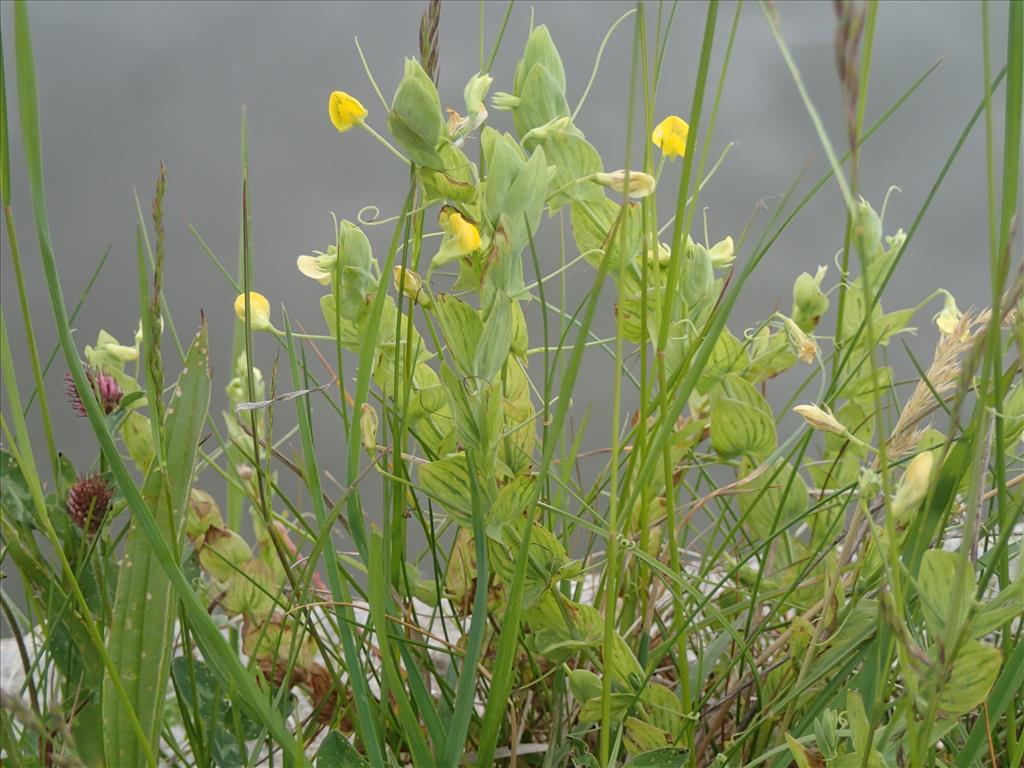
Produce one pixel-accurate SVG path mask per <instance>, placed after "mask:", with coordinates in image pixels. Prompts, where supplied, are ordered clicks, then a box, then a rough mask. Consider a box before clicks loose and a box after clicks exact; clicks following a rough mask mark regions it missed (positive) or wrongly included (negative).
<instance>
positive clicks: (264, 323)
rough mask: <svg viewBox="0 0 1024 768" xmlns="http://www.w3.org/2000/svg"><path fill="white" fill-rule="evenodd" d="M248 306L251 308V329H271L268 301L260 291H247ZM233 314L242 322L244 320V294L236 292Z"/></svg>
mask: <svg viewBox="0 0 1024 768" xmlns="http://www.w3.org/2000/svg"><path fill="white" fill-rule="evenodd" d="M249 307H250V309H251V310H252V323H251V324H252V329H253V330H254V331H269V330H273V328H274V326H273V325H272V324H271V322H270V302H269V301H268V300H267V297H266V296H264V295H263V294H262V293H256V291H250V292H249ZM235 314H236V315H237V316H238V319H239V320H241V321H242V322H243V323H244V322H245V294H244V293H240V294H238V298H236V299H235Z"/></svg>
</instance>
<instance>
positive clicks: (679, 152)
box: [651, 115, 690, 157]
mask: <svg viewBox="0 0 1024 768" xmlns="http://www.w3.org/2000/svg"><path fill="white" fill-rule="evenodd" d="M689 133H690V126H689V125H688V124H687V122H686V121H685V120H683V118H681V117H679V115H669V116H668V117H666V118H665V119H664V120H662V121H661V122H660V123H658V125H657V127H656V128H655V129H654V132H653V133H652V134H651V141H652V142H654V144H655V145H657V146H658V147H659V148H660V149H661V152H662V154H663V155H665V157H682V156H683V155H685V154H686V137H687V135H689Z"/></svg>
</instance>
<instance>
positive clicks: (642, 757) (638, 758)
mask: <svg viewBox="0 0 1024 768" xmlns="http://www.w3.org/2000/svg"><path fill="white" fill-rule="evenodd" d="M687 755H688V753H687V751H686V750H685V749H679V748H677V747H662V748H661V749H652V750H651V751H650V752H641V753H640V754H639V755H634V756H633V757H631V758H630V759H629V760H627V761H626V762H625V764H624V765H623V766H622V768H683V766H684V765H686V759H687Z"/></svg>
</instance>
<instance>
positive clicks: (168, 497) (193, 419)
mask: <svg viewBox="0 0 1024 768" xmlns="http://www.w3.org/2000/svg"><path fill="white" fill-rule="evenodd" d="M210 392H211V378H210V367H209V347H208V342H207V331H206V323H205V321H204V322H203V323H202V325H201V326H200V328H199V333H198V334H197V335H196V338H195V341H194V342H193V343H192V346H191V348H190V349H189V352H188V355H187V356H186V358H185V364H184V368H183V370H182V372H181V376H180V377H179V378H178V382H177V385H176V386H175V387H174V397H173V398H172V400H171V403H170V405H169V406H168V407H167V412H166V416H165V420H164V430H163V433H164V442H165V445H164V452H163V456H164V461H165V462H166V465H165V466H166V471H165V469H164V468H163V467H158V466H153V467H151V469H150V471H149V473H148V474H147V476H146V480H145V482H144V484H143V489H142V493H143V498H145V499H146V502H147V504H148V505H149V506H150V508H151V509H154V510H156V511H157V520H158V521H159V524H160V528H161V533H162V534H163V536H164V538H165V540H166V542H167V544H168V546H169V547H170V548H171V549H172V551H175V550H177V551H180V548H181V543H182V539H183V535H184V523H185V518H186V514H187V505H188V497H189V490H190V489H191V484H192V473H193V468H194V466H195V457H196V452H197V450H198V447H199V439H200V437H201V432H202V428H203V424H204V422H205V421H206V414H207V410H208V408H209V405H210ZM176 613H177V603H176V601H175V599H174V587H173V585H172V583H171V580H170V579H169V578H168V576H167V574H166V573H165V571H164V569H163V567H162V566H161V565H160V563H159V561H158V559H157V557H156V555H155V554H154V552H153V548H152V546H151V545H150V543H149V541H148V539H147V538H146V536H145V535H144V534H143V533H142V532H141V531H140V530H139V528H138V527H136V526H134V525H133V526H132V529H131V531H130V532H129V534H128V541H127V543H126V544H125V554H124V559H123V561H122V564H121V568H120V572H119V574H118V579H117V593H116V595H115V598H114V607H113V617H112V621H111V630H110V635H109V638H110V639H109V640H108V643H107V645H108V650H109V652H110V657H111V660H112V661H113V662H114V665H115V666H116V668H117V669H118V671H119V672H120V674H121V679H122V682H123V683H124V686H125V689H126V690H127V691H128V695H129V698H130V700H131V705H132V707H133V708H134V710H135V714H136V715H137V716H138V718H139V722H140V723H141V724H142V727H143V729H144V732H145V734H146V736H147V738H148V739H149V742H150V743H151V744H156V743H158V739H159V735H160V727H161V723H162V712H163V703H164V691H165V689H166V685H167V677H168V673H169V667H170V659H171V650H172V645H173V632H174V618H175V615H176ZM110 686H112V682H111V681H110V679H109V676H108V678H107V679H106V680H104V689H105V695H104V697H103V719H104V722H105V724H106V728H105V729H104V737H105V739H104V741H105V749H106V754H107V760H108V761H109V762H110V763H111V764H113V765H142V764H143V763H144V762H145V760H144V753H143V751H142V746H141V745H140V744H139V741H138V738H137V737H136V734H135V732H134V730H133V729H132V728H130V727H129V726H128V725H127V718H128V713H127V712H126V711H125V709H124V707H123V706H122V704H121V702H120V701H119V699H118V697H117V696H115V695H114V692H113V690H112V689H111V687H110Z"/></svg>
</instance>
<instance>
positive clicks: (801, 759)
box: [786, 731, 811, 768]
mask: <svg viewBox="0 0 1024 768" xmlns="http://www.w3.org/2000/svg"><path fill="white" fill-rule="evenodd" d="M786 744H787V745H789V751H790V753H791V754H792V755H793V760H794V761H795V762H796V766H797V768H811V760H810V757H809V756H808V755H807V750H806V749H804V747H803V744H801V743H800V742H799V741H797V740H796V739H794V738H793V737H792V736H790V735H789V731H787V732H786Z"/></svg>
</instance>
